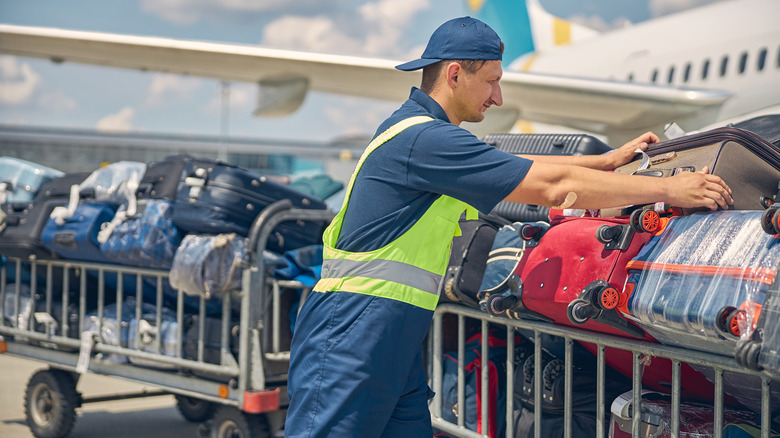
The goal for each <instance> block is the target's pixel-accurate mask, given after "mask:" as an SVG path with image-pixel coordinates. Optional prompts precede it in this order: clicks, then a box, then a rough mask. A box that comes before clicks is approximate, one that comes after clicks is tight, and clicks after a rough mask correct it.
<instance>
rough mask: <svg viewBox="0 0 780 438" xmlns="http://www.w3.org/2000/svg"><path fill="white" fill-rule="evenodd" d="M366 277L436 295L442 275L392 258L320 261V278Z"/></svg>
mask: <svg viewBox="0 0 780 438" xmlns="http://www.w3.org/2000/svg"><path fill="white" fill-rule="evenodd" d="M343 277H366V278H374V279H377V280H385V281H392V282H394V283H400V284H403V285H406V286H410V287H413V288H416V289H420V290H423V291H425V292H428V293H431V294H434V295H438V294H439V287H440V285H441V281H442V276H441V275H437V274H434V273H433V272H430V271H426V270H425V269H421V268H418V267H416V266H412V265H408V264H406V263H401V262H396V261H392V260H381V259H377V260H368V261H357V260H344V259H328V260H324V261H323V262H322V278H343Z"/></svg>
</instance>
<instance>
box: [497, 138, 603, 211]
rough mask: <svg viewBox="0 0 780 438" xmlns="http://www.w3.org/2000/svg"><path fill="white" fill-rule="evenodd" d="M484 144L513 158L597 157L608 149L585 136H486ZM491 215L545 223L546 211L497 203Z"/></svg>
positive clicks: (535, 207) (527, 206) (527, 205)
mask: <svg viewBox="0 0 780 438" xmlns="http://www.w3.org/2000/svg"><path fill="white" fill-rule="evenodd" d="M484 140H485V143H488V144H490V145H492V146H495V147H496V149H499V150H502V151H504V152H508V153H510V154H513V155H600V154H603V153H606V152H609V151H611V150H612V147H610V146H609V145H608V144H606V143H604V142H602V141H601V140H599V139H598V138H596V137H594V136H592V135H587V134H489V135H487V136H485V138H484ZM491 213H494V214H497V215H499V216H502V217H504V218H506V219H509V220H510V221H512V222H536V221H545V222H549V220H550V219H549V214H550V209H549V208H547V207H543V206H540V205H531V204H518V203H516V202H508V201H501V202H499V203H498V205H496V207H495V208H494V209H493V211H492V212H491Z"/></svg>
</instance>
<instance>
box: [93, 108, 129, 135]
mask: <svg viewBox="0 0 780 438" xmlns="http://www.w3.org/2000/svg"><path fill="white" fill-rule="evenodd" d="M134 121H135V109H133V108H132V107H129V106H126V107H124V108H122V109H121V110H119V112H118V113H116V114H109V115H107V116H105V117H103V118H102V119H100V120H99V121H98V122H97V125H96V126H95V129H97V130H98V131H100V132H123V133H124V132H131V131H132V130H133V122H134Z"/></svg>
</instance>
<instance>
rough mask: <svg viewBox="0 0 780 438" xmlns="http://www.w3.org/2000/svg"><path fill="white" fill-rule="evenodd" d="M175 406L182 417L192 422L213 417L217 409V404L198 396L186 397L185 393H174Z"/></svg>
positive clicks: (199, 421)
mask: <svg viewBox="0 0 780 438" xmlns="http://www.w3.org/2000/svg"><path fill="white" fill-rule="evenodd" d="M175 397H176V408H178V409H179V412H180V413H181V415H182V417H184V418H185V419H186V420H187V421H192V422H193V423H201V422H203V421H206V420H210V419H211V418H212V417H214V412H216V410H217V406H218V405H217V404H216V403H212V402H210V401H206V400H201V399H199V398H194V397H187V396H186V395H178V394H177V395H176V396H175Z"/></svg>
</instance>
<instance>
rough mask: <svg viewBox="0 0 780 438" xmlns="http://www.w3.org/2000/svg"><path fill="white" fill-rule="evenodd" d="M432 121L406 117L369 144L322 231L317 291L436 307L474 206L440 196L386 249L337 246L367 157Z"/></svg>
mask: <svg viewBox="0 0 780 438" xmlns="http://www.w3.org/2000/svg"><path fill="white" fill-rule="evenodd" d="M431 120H433V119H432V118H431V117H427V116H417V117H410V118H408V119H404V120H402V121H400V122H398V123H396V124H395V125H393V126H391V127H390V128H389V129H388V130H387V131H385V132H383V133H381V134H380V135H378V136H377V137H376V138H375V139H374V140H373V141H372V142H371V143H370V144H369V145H368V147H367V148H366V150H365V152H364V153H363V156H362V157H361V158H360V161H359V162H358V164H357V166H356V168H355V171H354V172H353V173H352V177H351V179H350V181H349V184H348V185H347V193H346V196H345V197H344V204H343V205H342V206H341V211H339V213H338V215H336V217H335V218H334V219H333V222H331V224H330V225H329V226H328V228H327V229H326V230H325V233H324V235H323V246H324V250H323V263H322V275H321V279H320V280H319V281H318V282H317V284H316V285H315V286H314V290H315V291H317V292H334V291H343V292H352V293H358V294H365V295H374V296H378V297H384V298H389V299H392V300H397V301H402V302H404V303H408V304H411V305H413V306H417V307H421V308H423V309H428V310H434V309H435V308H436V304H437V302H438V300H439V290H440V288H441V282H442V279H443V278H444V273H445V271H446V269H447V262H448V261H449V253H450V246H451V245H452V238H453V236H455V235H459V234H460V228H459V227H458V220H459V219H460V216H461V214H462V213H463V211H466V215H467V218H468V219H476V217H477V210H476V209H474V207H471V206H469V205H468V204H466V203H465V202H462V201H459V200H457V199H455V198H451V197H449V196H445V195H442V196H440V197H439V198H438V199H437V200H436V201H434V203H433V204H431V206H430V207H429V208H428V210H427V211H426V212H425V214H423V216H422V217H421V218H420V219H419V220H418V221H417V222H416V223H415V224H414V225H412V227H411V228H409V229H408V230H407V231H406V232H405V233H403V234H402V235H401V236H399V237H398V238H397V239H395V240H394V241H392V242H390V243H388V244H387V245H385V246H383V247H382V248H379V249H376V250H373V251H367V252H348V251H342V250H339V249H336V248H335V246H336V242H337V241H338V237H339V234H340V232H341V225H342V222H343V220H344V213H345V212H346V210H347V205H348V204H349V197H350V195H351V193H352V186H353V185H354V184H355V179H356V178H357V175H358V172H359V171H360V168H361V167H362V165H363V163H364V162H365V160H366V158H367V157H368V156H369V155H370V154H371V153H372V152H373V151H374V150H376V149H377V148H378V147H380V146H381V145H383V144H384V143H386V142H387V141H389V140H390V139H392V138H393V137H395V136H396V135H398V134H399V133H400V132H402V131H403V130H404V129H406V128H409V127H410V126H414V125H417V124H420V123H425V122H428V121H431Z"/></svg>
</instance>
